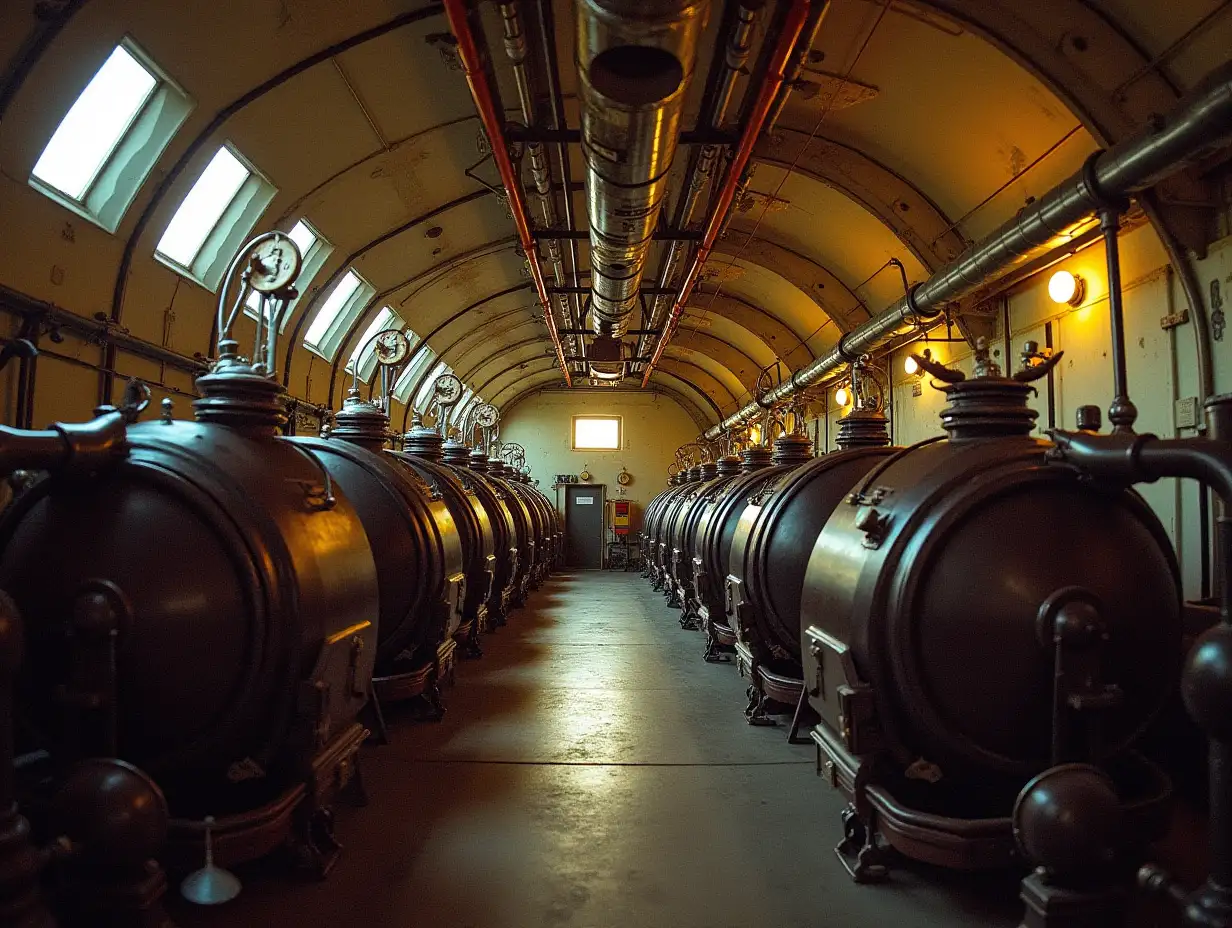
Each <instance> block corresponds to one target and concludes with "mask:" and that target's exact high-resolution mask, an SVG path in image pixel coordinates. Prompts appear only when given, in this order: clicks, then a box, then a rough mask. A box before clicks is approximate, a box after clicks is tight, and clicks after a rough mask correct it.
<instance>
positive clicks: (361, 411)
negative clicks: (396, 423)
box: [330, 385, 389, 448]
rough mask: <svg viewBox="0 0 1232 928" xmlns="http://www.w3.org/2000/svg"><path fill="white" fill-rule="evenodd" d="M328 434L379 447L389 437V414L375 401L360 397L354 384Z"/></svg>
mask: <svg viewBox="0 0 1232 928" xmlns="http://www.w3.org/2000/svg"><path fill="white" fill-rule="evenodd" d="M330 436H331V437H333V438H341V439H342V440H343V441H349V442H353V443H354V444H357V445H374V446H375V447H377V448H379V447H380V446H381V445H383V444H385V440H386V439H387V438H388V437H389V416H387V415H386V414H385V410H384V409H382V408H381V407H380V406H378V405H377V404H376V403H373V402H370V401H367V400H363V399H360V396H359V387H358V385H354V386H352V387H351V391H350V393H348V394H347V398H346V399H345V400H344V401H343V403H342V409H341V410H340V411H339V412H338V413H337V415H335V416H334V427H333V429H332V430H331V431H330Z"/></svg>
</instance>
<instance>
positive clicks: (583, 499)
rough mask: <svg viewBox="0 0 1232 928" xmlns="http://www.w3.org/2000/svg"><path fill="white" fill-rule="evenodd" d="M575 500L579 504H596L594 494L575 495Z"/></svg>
mask: <svg viewBox="0 0 1232 928" xmlns="http://www.w3.org/2000/svg"><path fill="white" fill-rule="evenodd" d="M573 501H574V502H575V503H577V504H578V505H579V506H593V505H594V504H595V498H594V497H593V496H575V497H574V498H573Z"/></svg>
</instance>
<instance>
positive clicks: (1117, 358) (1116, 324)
mask: <svg viewBox="0 0 1232 928" xmlns="http://www.w3.org/2000/svg"><path fill="white" fill-rule="evenodd" d="M1119 227H1120V215H1119V214H1118V212H1117V211H1116V210H1114V209H1102V210H1100V213H1099V228H1100V231H1101V232H1103V233H1104V251H1105V255H1106V257H1107V261H1108V318H1109V322H1110V323H1111V326H1112V405H1111V406H1109V407H1108V421H1109V422H1111V423H1112V431H1113V432H1114V433H1115V432H1132V431H1133V430H1134V420H1135V419H1137V418H1138V409H1137V407H1135V406H1134V404H1133V401H1132V400H1131V399H1130V398H1129V382H1128V381H1129V375H1128V372H1127V370H1126V362H1125V309H1124V303H1123V300H1122V294H1121V248H1120V243H1119V242H1118V241H1117V230H1118V228H1119Z"/></svg>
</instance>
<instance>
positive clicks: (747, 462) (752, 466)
mask: <svg viewBox="0 0 1232 928" xmlns="http://www.w3.org/2000/svg"><path fill="white" fill-rule="evenodd" d="M740 457H741V458H742V459H743V461H744V463H743V465H741V468H740V469H741V470H742V471H744V473H746V474H751V473H752V472H753V471H755V470H761V469H762V468H763V467H769V466H770V459H771V454H770V449H769V448H763V447H761V446H760V445H754V446H753V447H751V448H745V449H744V451H743V452H742V453H741V455H740Z"/></svg>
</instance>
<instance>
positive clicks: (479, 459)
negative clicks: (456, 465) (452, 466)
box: [467, 448, 488, 474]
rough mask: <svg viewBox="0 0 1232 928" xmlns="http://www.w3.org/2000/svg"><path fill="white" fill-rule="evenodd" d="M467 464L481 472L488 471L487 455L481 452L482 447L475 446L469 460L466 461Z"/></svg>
mask: <svg viewBox="0 0 1232 928" xmlns="http://www.w3.org/2000/svg"><path fill="white" fill-rule="evenodd" d="M467 466H468V467H470V469H471V470H474V471H478V472H479V473H481V474H486V473H487V472H488V456H487V455H486V454H485V453H484V452H483V449H482V448H476V449H475V450H474V451H472V452H471V453H470V460H469V461H468V462H467Z"/></svg>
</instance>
